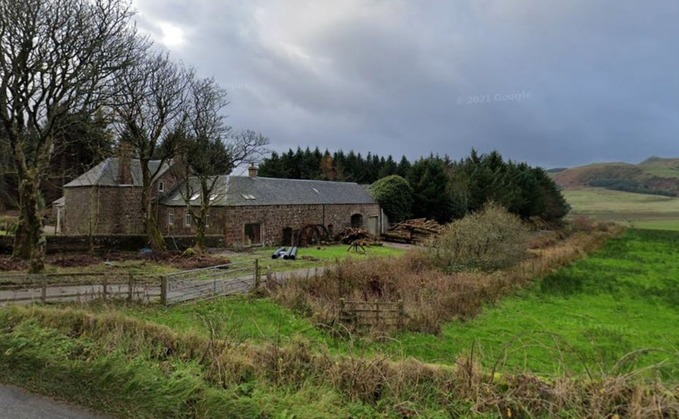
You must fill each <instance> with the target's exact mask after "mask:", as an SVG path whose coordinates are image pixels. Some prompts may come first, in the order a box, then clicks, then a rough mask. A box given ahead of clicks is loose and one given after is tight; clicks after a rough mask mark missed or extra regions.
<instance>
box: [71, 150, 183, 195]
mask: <svg viewBox="0 0 679 419" xmlns="http://www.w3.org/2000/svg"><path fill="white" fill-rule="evenodd" d="M119 161H120V159H119V158H117V157H109V158H108V159H106V160H104V161H102V162H101V163H99V164H97V165H96V166H94V167H93V168H91V169H90V170H88V171H87V172H85V173H83V174H82V175H80V176H79V177H77V178H76V179H74V180H72V181H70V182H69V183H67V184H66V185H64V187H65V188H72V187H77V186H121V184H120V183H118V165H119ZM159 166H160V160H151V161H150V162H149V169H150V170H151V173H152V174H153V173H154V172H155V171H156V170H158V167H159ZM169 167H170V165H169V164H168V163H167V162H165V163H163V167H162V168H161V170H160V171H159V172H158V173H157V174H156V177H158V176H160V175H162V174H163V173H165V171H167V169H168V168H169ZM130 174H131V175H132V185H133V186H142V174H141V164H140V162H139V160H138V159H132V160H131V161H130Z"/></svg>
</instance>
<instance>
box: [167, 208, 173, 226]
mask: <svg viewBox="0 0 679 419" xmlns="http://www.w3.org/2000/svg"><path fill="white" fill-rule="evenodd" d="M167 225H170V226H172V225H174V210H170V212H168V213H167Z"/></svg>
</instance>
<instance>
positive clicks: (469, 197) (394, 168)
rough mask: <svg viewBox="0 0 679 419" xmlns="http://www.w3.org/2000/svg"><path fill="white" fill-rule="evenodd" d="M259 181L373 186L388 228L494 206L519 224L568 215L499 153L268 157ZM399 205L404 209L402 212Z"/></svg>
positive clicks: (536, 172) (535, 173)
mask: <svg viewBox="0 0 679 419" xmlns="http://www.w3.org/2000/svg"><path fill="white" fill-rule="evenodd" d="M259 175H260V176H266V177H278V178H289V179H317V180H334V181H345V182H357V183H359V184H370V185H372V186H371V190H372V192H373V194H374V195H375V197H376V199H377V200H378V202H380V204H381V205H382V206H383V208H384V209H385V212H386V213H387V215H388V216H389V219H390V221H392V222H393V221H400V220H403V219H407V218H411V217H414V218H421V217H426V218H433V219H435V220H437V221H439V222H449V221H451V220H453V219H457V218H462V217H464V215H465V214H468V213H472V212H476V211H478V210H480V209H481V208H482V207H483V206H484V205H485V204H486V203H487V202H490V201H492V202H496V203H498V204H500V205H502V206H504V207H505V208H507V209H508V210H509V211H510V212H512V213H514V214H516V215H518V216H520V217H521V218H523V219H528V218H532V217H538V218H541V219H543V220H545V221H548V222H556V221H559V220H561V219H562V218H563V217H564V216H565V215H566V214H567V213H568V210H569V209H570V207H569V205H568V204H567V203H566V200H565V199H564V197H563V195H562V194H561V191H560V189H559V187H558V186H557V185H556V183H554V181H553V180H552V179H551V178H550V177H549V175H548V174H547V172H546V171H545V170H544V169H542V168H540V167H533V166H530V165H528V164H527V163H519V162H514V161H511V160H505V159H504V158H503V157H502V156H501V155H500V153H499V152H497V151H493V152H491V153H488V154H479V153H478V152H477V151H476V150H472V151H471V153H470V155H469V156H468V157H465V158H463V159H460V160H453V159H452V158H450V157H449V156H447V155H446V156H443V157H441V156H439V155H433V154H432V155H429V156H427V157H421V158H419V159H417V160H415V161H413V162H410V161H409V160H408V159H407V158H406V157H405V156H403V157H401V158H400V159H399V160H398V162H397V161H396V160H395V159H394V158H393V157H392V156H387V157H384V156H379V155H376V154H372V153H368V154H367V155H365V156H363V155H361V153H355V152H354V151H349V152H344V151H341V150H340V151H335V152H333V153H331V152H329V151H328V150H326V151H324V152H321V151H320V150H319V149H318V148H316V149H314V150H311V149H309V148H306V149H304V150H302V149H301V148H297V150H292V149H290V150H288V151H287V152H285V153H283V154H278V153H276V152H273V153H271V156H270V157H269V158H266V159H264V160H263V161H262V163H261V164H260V168H259ZM404 203H406V204H405V205H404Z"/></svg>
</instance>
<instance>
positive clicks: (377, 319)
mask: <svg viewBox="0 0 679 419" xmlns="http://www.w3.org/2000/svg"><path fill="white" fill-rule="evenodd" d="M379 324H380V304H379V303H378V302H377V300H375V326H378V325H379Z"/></svg>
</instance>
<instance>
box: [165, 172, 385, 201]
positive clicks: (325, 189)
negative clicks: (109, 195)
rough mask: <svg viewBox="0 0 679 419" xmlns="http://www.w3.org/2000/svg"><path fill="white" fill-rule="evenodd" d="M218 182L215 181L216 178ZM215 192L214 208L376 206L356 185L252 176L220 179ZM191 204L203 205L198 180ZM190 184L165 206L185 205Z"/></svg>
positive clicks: (176, 191) (175, 192)
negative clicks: (187, 188) (328, 205)
mask: <svg viewBox="0 0 679 419" xmlns="http://www.w3.org/2000/svg"><path fill="white" fill-rule="evenodd" d="M213 179H214V178H213ZM216 181H217V183H216V185H215V188H214V190H213V193H212V196H211V197H210V198H211V199H212V201H213V202H212V206H250V205H296V204H297V205H318V204H376V201H375V200H374V199H373V197H372V196H370V194H369V193H368V192H367V191H366V189H365V188H364V187H363V186H361V185H359V184H357V183H353V182H329V181H322V180H299V179H278V178H266V177H249V176H219V177H217V179H216ZM189 185H190V188H189V191H190V192H191V197H190V198H191V199H190V201H189V202H190V204H191V205H199V204H200V202H201V197H200V193H199V191H200V187H199V182H198V179H197V178H191V179H189ZM184 195H187V194H186V184H181V185H179V186H178V187H177V188H175V189H174V190H173V191H172V192H171V193H169V194H168V195H167V196H166V198H164V199H163V200H162V201H161V203H162V204H164V205H167V206H184V205H186V203H185V202H184V198H183V196H184Z"/></svg>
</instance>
